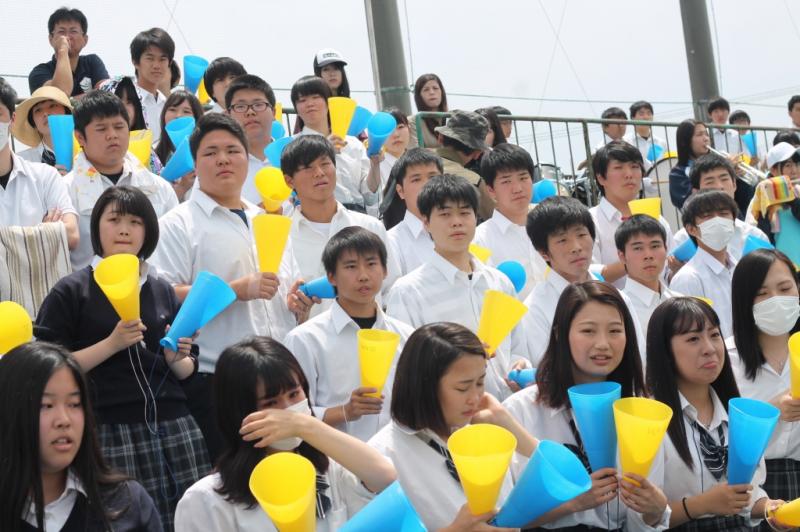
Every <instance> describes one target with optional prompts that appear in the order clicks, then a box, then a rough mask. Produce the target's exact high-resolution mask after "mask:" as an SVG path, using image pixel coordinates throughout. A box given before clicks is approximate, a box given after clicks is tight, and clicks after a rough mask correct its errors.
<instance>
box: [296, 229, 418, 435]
mask: <svg viewBox="0 0 800 532" xmlns="http://www.w3.org/2000/svg"><path fill="white" fill-rule="evenodd" d="M322 262H323V264H324V265H325V271H326V274H327V276H328V280H329V281H330V283H331V284H332V285H333V286H334V287H335V290H336V300H335V301H334V303H333V304H332V305H331V307H330V308H329V309H328V310H326V311H325V312H323V313H321V314H319V315H318V316H316V317H314V318H312V319H310V320H308V321H307V322H305V323H303V324H301V325H298V326H297V327H296V328H295V329H294V330H292V331H291V332H290V333H289V334H288V335H287V336H286V339H285V340H284V345H286V347H287V348H288V349H289V351H291V352H292V354H293V355H294V356H295V358H297V361H298V362H299V363H300V366H301V367H302V368H303V373H305V375H306V378H307V379H308V385H309V399H310V401H311V405H312V408H313V409H314V413H315V415H316V416H317V417H318V418H320V419H322V420H323V421H325V423H328V424H329V425H332V426H334V427H337V428H340V429H341V430H343V431H345V432H347V433H348V434H350V435H352V436H355V437H357V438H359V439H361V440H363V441H367V440H368V439H369V438H370V437H372V436H373V435H374V434H375V433H376V432H378V430H379V429H380V428H381V427H383V426H384V425H386V424H387V423H388V422H389V420H390V414H389V405H390V404H391V392H392V384H393V382H394V369H395V366H396V365H397V357H399V356H400V352H401V351H402V350H403V346H404V345H405V342H406V340H407V339H408V337H409V336H410V335H411V333H412V332H414V329H412V328H411V327H410V326H409V325H407V324H405V323H403V322H401V321H400V320H396V319H394V318H391V317H389V316H387V315H386V314H384V312H383V311H382V310H381V307H380V305H379V304H378V303H377V302H376V300H375V298H376V296H377V295H378V294H379V293H380V291H381V285H382V283H383V280H384V279H385V278H386V246H385V245H384V243H383V241H382V240H381V239H380V238H379V237H378V235H376V234H375V233H373V232H371V231H368V230H367V229H364V228H363V227H345V228H344V229H342V230H341V231H339V232H338V233H336V234H335V235H333V236H332V237H331V239H330V240H328V243H327V244H325V249H324V250H323V252H322ZM361 329H380V330H385V331H392V332H395V333H397V334H399V335H400V343H399V344H398V346H397V351H396V353H395V356H394V359H393V360H392V364H391V369H390V371H389V375H388V377H387V379H386V383H385V385H384V387H383V389H382V390H377V389H375V388H365V387H362V385H361V372H360V370H359V368H360V363H359V357H358V331H359V330H361ZM371 393H379V394H380V397H371V396H369V395H367V394H371Z"/></svg>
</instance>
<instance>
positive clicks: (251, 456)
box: [214, 336, 329, 508]
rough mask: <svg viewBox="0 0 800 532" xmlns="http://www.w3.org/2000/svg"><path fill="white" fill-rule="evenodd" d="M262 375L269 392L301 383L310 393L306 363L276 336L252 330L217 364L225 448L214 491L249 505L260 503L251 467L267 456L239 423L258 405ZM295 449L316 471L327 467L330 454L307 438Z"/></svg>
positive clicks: (218, 408)
mask: <svg viewBox="0 0 800 532" xmlns="http://www.w3.org/2000/svg"><path fill="white" fill-rule="evenodd" d="M259 381H260V382H262V383H263V385H264V388H265V392H266V397H267V398H270V397H275V396H277V395H280V394H282V393H284V392H287V391H289V390H292V389H294V388H295V387H297V386H298V385H299V386H300V387H301V388H302V389H303V392H305V395H306V401H309V398H310V395H309V391H308V380H307V379H306V376H305V373H303V369H302V368H301V367H300V364H299V363H298V362H297V359H295V358H294V356H293V355H292V353H290V352H289V350H288V349H286V347H284V346H283V344H281V343H279V342H278V341H277V340H273V339H272V338H269V337H267V336H253V337H250V338H246V339H244V340H242V341H240V342H237V343H235V344H233V345H232V346H230V347H227V348H226V349H225V350H224V351H223V352H222V354H221V355H220V356H219V359H218V360H217V365H216V367H215V370H214V405H215V407H216V412H217V413H216V418H217V428H218V429H219V431H220V436H221V437H222V440H223V442H224V449H223V451H222V453H221V454H220V456H219V459H218V460H217V471H218V472H219V475H220V487H219V488H217V490H216V491H217V493H219V494H220V495H222V496H223V497H224V498H225V500H227V501H228V502H231V503H234V504H243V505H246V506H247V507H248V508H252V507H254V506H255V505H256V499H255V497H254V496H253V494H252V493H251V491H250V488H249V480H250V473H252V472H253V468H255V466H256V464H258V463H259V462H260V461H261V460H262V459H264V458H265V457H266V456H267V451H266V449H260V448H257V447H255V446H254V443H255V442H248V441H244V440H243V439H242V436H241V435H240V434H239V429H240V428H241V427H242V420H244V418H245V417H247V416H248V415H250V414H251V413H253V412H255V411H256V410H258V397H257V394H256V389H257V387H258V383H259ZM309 408H311V405H310V404H309ZM312 415H313V414H312ZM297 451H298V454H300V455H302V456H304V457H305V458H308V460H309V461H310V462H311V463H312V464H314V468H315V469H316V470H317V472H319V473H322V474H324V473H325V472H326V471H327V470H328V464H329V460H328V457H327V456H325V454H323V453H322V452H320V451H319V450H317V449H316V448H314V447H312V446H311V445H309V444H308V443H306V442H303V443H301V444H300V447H298V448H297Z"/></svg>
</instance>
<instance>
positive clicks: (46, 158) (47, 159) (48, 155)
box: [42, 148, 56, 166]
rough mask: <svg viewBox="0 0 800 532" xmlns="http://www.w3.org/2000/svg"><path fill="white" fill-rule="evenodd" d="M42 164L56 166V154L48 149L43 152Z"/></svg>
mask: <svg viewBox="0 0 800 532" xmlns="http://www.w3.org/2000/svg"><path fill="white" fill-rule="evenodd" d="M42 162H43V163H44V164H49V165H50V166H55V165H56V154H55V153H53V152H51V151H50V150H48V149H47V148H45V149H43V150H42Z"/></svg>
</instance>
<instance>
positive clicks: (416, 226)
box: [387, 210, 435, 275]
mask: <svg viewBox="0 0 800 532" xmlns="http://www.w3.org/2000/svg"><path fill="white" fill-rule="evenodd" d="M387 235H388V238H389V250H390V251H389V253H390V254H391V255H392V256H393V257H394V258H395V260H396V261H397V262H398V264H399V267H400V275H406V274H407V273H409V272H411V271H412V270H414V269H416V268H418V267H419V266H422V265H423V264H424V263H425V262H427V261H428V260H430V259H431V257H432V256H433V254H434V253H435V252H434V251H433V239H431V235H430V233H428V231H426V230H425V225H423V223H422V220H420V219H419V218H417V217H416V216H415V215H413V214H412V213H411V211H408V210H407V211H406V214H405V215H404V216H403V219H402V221H400V223H398V224H397V225H395V226H394V227H392V228H391V229H389V231H388V233H387Z"/></svg>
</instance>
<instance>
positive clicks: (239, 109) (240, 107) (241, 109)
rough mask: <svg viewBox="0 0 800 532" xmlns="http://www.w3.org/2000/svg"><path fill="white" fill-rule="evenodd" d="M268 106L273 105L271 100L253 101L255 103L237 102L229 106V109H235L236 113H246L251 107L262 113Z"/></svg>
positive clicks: (254, 110)
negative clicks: (270, 102)
mask: <svg viewBox="0 0 800 532" xmlns="http://www.w3.org/2000/svg"><path fill="white" fill-rule="evenodd" d="M268 107H272V106H271V105H270V104H269V102H265V101H260V102H253V103H237V104H233V105H231V106H230V107H228V111H233V112H234V113H239V114H242V115H243V114H245V113H246V112H247V111H249V110H250V109H252V110H253V112H254V113H261V112H263V111H266V110H267V108H268Z"/></svg>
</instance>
